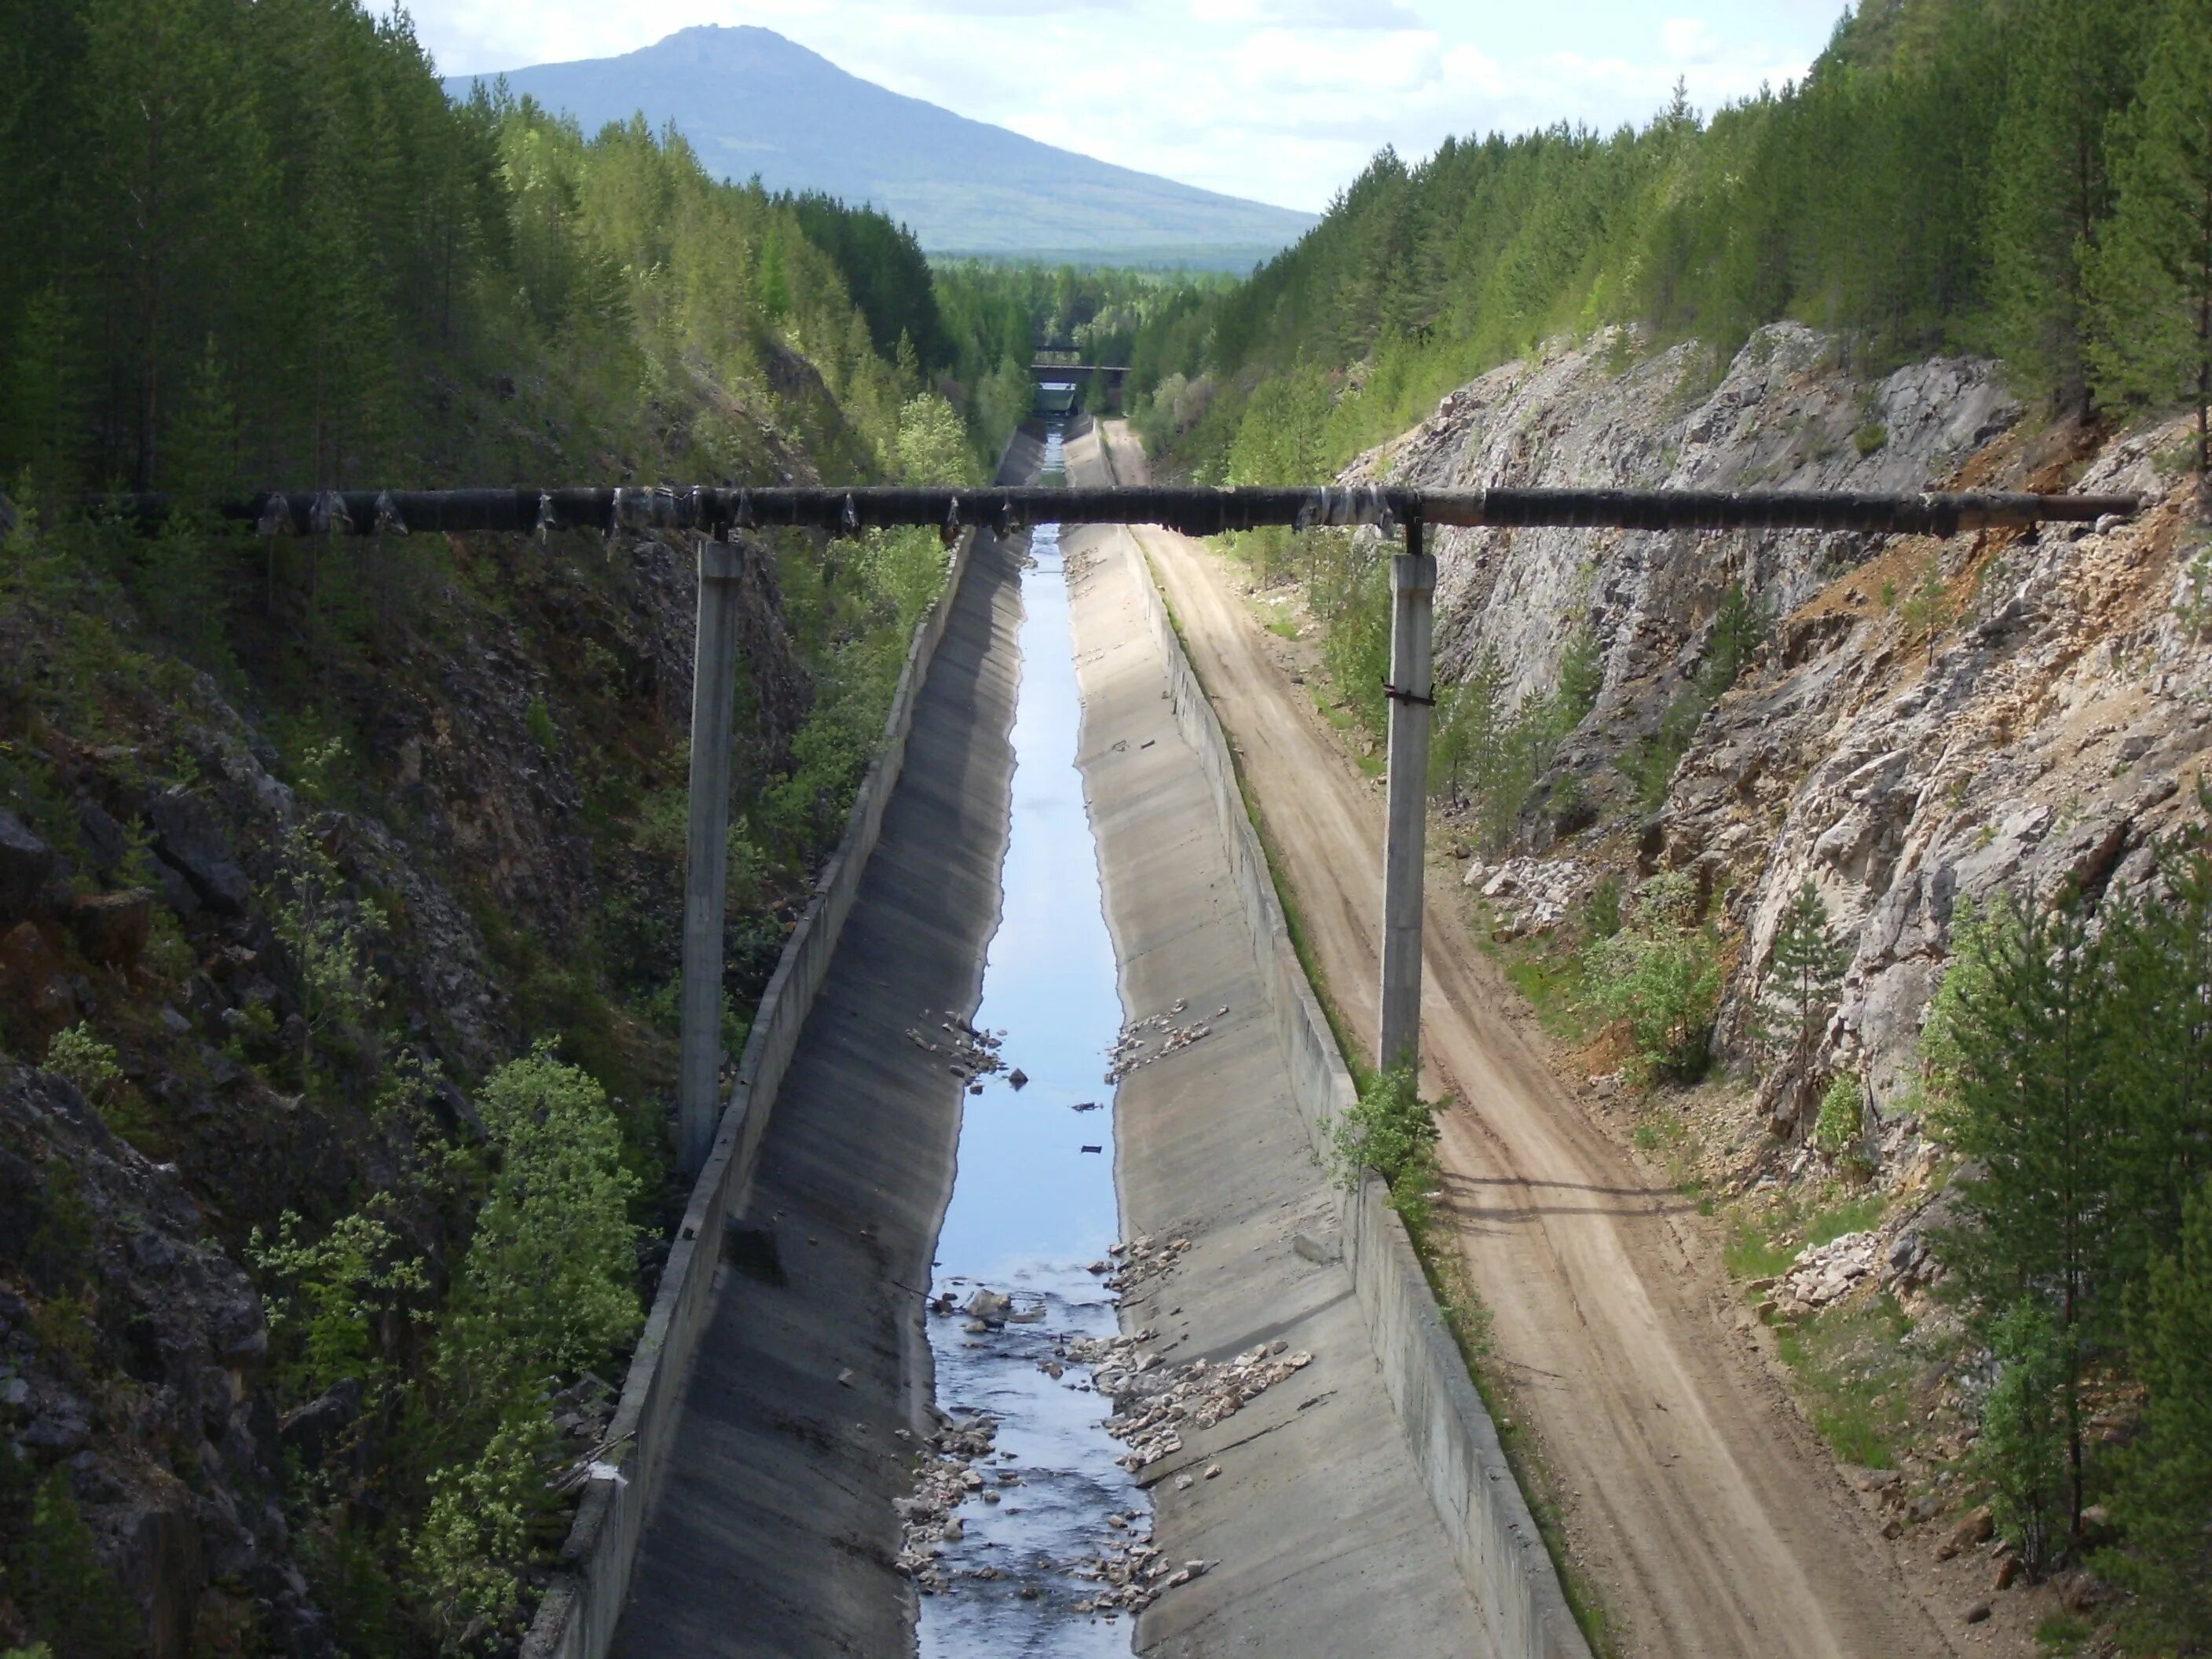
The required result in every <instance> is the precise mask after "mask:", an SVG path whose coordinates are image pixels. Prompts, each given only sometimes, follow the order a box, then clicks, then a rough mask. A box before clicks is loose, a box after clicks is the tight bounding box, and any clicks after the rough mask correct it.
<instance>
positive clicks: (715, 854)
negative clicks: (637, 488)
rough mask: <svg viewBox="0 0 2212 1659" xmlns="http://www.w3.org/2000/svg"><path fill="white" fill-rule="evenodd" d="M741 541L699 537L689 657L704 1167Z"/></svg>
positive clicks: (686, 1068) (689, 1158)
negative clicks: (696, 605)
mask: <svg viewBox="0 0 2212 1659" xmlns="http://www.w3.org/2000/svg"><path fill="white" fill-rule="evenodd" d="M738 558H739V555H738V549H737V548H736V547H735V546H734V545H733V544H731V543H729V542H724V541H715V540H712V539H708V538H702V539H701V541H700V543H699V623H698V629H697V632H696V635H694V648H693V655H692V665H691V801H690V805H691V825H690V836H689V838H688V840H687V842H686V843H685V848H684V1011H683V1012H684V1027H683V1037H682V1046H681V1049H680V1060H679V1063H678V1073H677V1085H676V1128H677V1134H676V1141H677V1149H678V1153H679V1155H680V1156H681V1158H682V1160H683V1166H684V1174H685V1175H687V1176H690V1175H696V1174H697V1173H698V1170H699V1168H700V1166H701V1165H702V1164H704V1163H706V1161H707V1153H708V1150H709V1149H710V1148H712V1147H713V1146H714V1126H715V1124H716V1122H717V1121H719V1120H720V1116H721V1110H720V1108H721V1069H722V915H723V908H724V906H725V904H726V901H727V898H728V894H729V878H730V869H729V860H730V743H731V738H732V731H731V721H732V714H733V707H732V706H733V704H734V702H735V699H736V695H737V681H738V639H737V631H738Z"/></svg>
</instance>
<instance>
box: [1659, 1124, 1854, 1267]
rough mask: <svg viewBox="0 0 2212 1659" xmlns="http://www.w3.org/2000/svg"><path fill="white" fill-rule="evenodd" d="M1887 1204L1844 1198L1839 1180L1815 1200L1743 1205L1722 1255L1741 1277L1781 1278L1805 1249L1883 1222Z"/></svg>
mask: <svg viewBox="0 0 2212 1659" xmlns="http://www.w3.org/2000/svg"><path fill="white" fill-rule="evenodd" d="M1641 1144H1642V1143H1641V1141H1639V1142H1638V1145H1641ZM1886 1207H1887V1206H1886V1205H1885V1204H1884V1202H1883V1200H1882V1199H1881V1197H1880V1196H1879V1195H1878V1194H1872V1193H1863V1194H1857V1195H1855V1196H1851V1197H1846V1198H1838V1196H1837V1188H1835V1186H1834V1185H1833V1183H1831V1184H1830V1185H1829V1186H1827V1187H1826V1188H1823V1189H1822V1190H1821V1191H1820V1194H1818V1195H1816V1196H1815V1197H1814V1200H1812V1201H1811V1202H1810V1203H1807V1202H1803V1201H1801V1200H1796V1199H1789V1200H1784V1201H1783V1202H1781V1203H1778V1204H1775V1205H1772V1206H1769V1207H1768V1208H1765V1209H1763V1210H1761V1209H1754V1208H1752V1207H1749V1206H1738V1207H1737V1209H1736V1211H1735V1213H1734V1214H1733V1215H1732V1216H1730V1218H1729V1230H1728V1241H1727V1243H1725V1244H1724V1245H1723V1247H1722V1260H1723V1261H1725V1262H1726V1263H1727V1266H1728V1270H1729V1273H1733V1274H1735V1277H1737V1278H1738V1279H1773V1278H1777V1277H1778V1276H1779V1275H1780V1274H1782V1273H1784V1272H1786V1271H1788V1269H1789V1267H1790V1263H1791V1262H1793V1261H1796V1259H1797V1256H1798V1253H1799V1252H1800V1251H1802V1250H1804V1249H1807V1248H1808V1247H1810V1246H1816V1245H1820V1244H1832V1243H1834V1242H1835V1241H1836V1240H1838V1239H1839V1238H1841V1237H1843V1236H1844V1234H1846V1233H1863V1232H1864V1231H1867V1230H1868V1229H1869V1228H1870V1227H1873V1226H1875V1225H1878V1224H1879V1223H1880V1222H1881V1218H1882V1212H1883V1210H1884V1209H1885V1208H1886Z"/></svg>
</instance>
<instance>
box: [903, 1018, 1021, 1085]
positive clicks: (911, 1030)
mask: <svg viewBox="0 0 2212 1659" xmlns="http://www.w3.org/2000/svg"><path fill="white" fill-rule="evenodd" d="M921 1017H922V1018H924V1019H925V1020H926V1019H927V1018H930V1014H929V1011H928V1010H927V1009H925V1010H923V1011H922V1016H921ZM937 1029H938V1030H940V1031H942V1032H944V1033H945V1040H944V1041H942V1042H939V1040H938V1039H936V1038H934V1037H932V1036H927V1035H925V1034H924V1033H923V1031H922V1030H921V1027H920V1026H917V1025H909V1026H908V1027H907V1028H906V1040H907V1041H908V1042H911V1043H912V1044H914V1046H915V1048H919V1049H921V1051H922V1052H923V1053H924V1054H943V1055H944V1056H945V1069H946V1070H947V1071H949V1072H951V1073H952V1074H953V1075H954V1076H955V1077H957V1078H958V1079H960V1080H961V1081H962V1082H963V1083H969V1084H972V1083H974V1082H975V1079H978V1078H986V1077H989V1076H991V1075H993V1074H994V1073H998V1072H1003V1071H1005V1070H1006V1060H1005V1058H1004V1057H1003V1056H1002V1055H1000V1053H999V1045H1000V1043H1002V1042H1005V1041H1006V1033H1005V1032H1004V1031H979V1030H976V1029H975V1027H974V1026H973V1025H970V1024H969V1023H968V1022H967V1020H966V1019H964V1018H962V1017H961V1016H960V1015H959V1014H957V1013H955V1012H953V1011H952V1010H951V1009H950V1008H948V1009H946V1010H945V1017H944V1018H942V1019H939V1021H938V1022H937ZM1017 1075H1019V1074H1018V1073H1017ZM1028 1081H1029V1079H1027V1078H1023V1079H1022V1082H1023V1083H1026V1082H1028ZM1015 1086H1016V1087H1019V1086H1020V1085H1015Z"/></svg>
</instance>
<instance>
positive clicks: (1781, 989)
mask: <svg viewBox="0 0 2212 1659" xmlns="http://www.w3.org/2000/svg"><path fill="white" fill-rule="evenodd" d="M1849 965H1850V947H1849V946H1848V945H1845V944H1844V941H1843V940H1841V939H1838V938H1837V937H1836V933H1835V930H1834V929H1833V928H1832V927H1830V926H1829V925H1828V906H1827V902H1826V900H1825V899H1823V898H1822V897H1821V896H1820V890H1819V889H1818V888H1817V887H1815V886H1814V884H1812V883H1811V882H1810V881H1808V882H1806V883H1805V884H1804V885H1802V887H1800V888H1799V889H1798V890H1797V891H1796V893H1794V894H1792V895H1791V896H1790V902H1789V904H1788V905H1787V906H1786V907H1785V908H1784V910H1783V912H1782V919H1781V921H1779V923H1778V924H1777V926H1776V927H1775V930H1774V948H1773V950H1772V951H1771V954H1770V955H1769V956H1768V957H1767V964H1766V979H1765V983H1764V985H1762V987H1760V994H1759V1021H1758V1036H1759V1045H1760V1047H1761V1048H1763V1049H1764V1050H1765V1054H1766V1055H1767V1057H1768V1063H1769V1065H1770V1066H1772V1067H1774V1068H1775V1069H1777V1070H1779V1071H1783V1072H1785V1073H1787V1074H1788V1075H1790V1076H1792V1077H1795V1078H1796V1079H1799V1080H1801V1081H1803V1080H1808V1079H1810V1078H1811V1076H1812V1073H1813V1067H1814V1063H1815V1062H1816V1061H1817V1060H1818V1059H1819V1056H1820V1047H1821V1044H1822V1043H1823V1042H1825V1041H1826V1036H1827V1030H1828V1017H1829V1016H1830V1015H1831V1014H1832V1013H1833V1012H1835V1008H1836V999H1837V997H1838V995H1840V994H1841V993H1842V990H1843V983H1844V969H1845V968H1846V967H1848V966H1849ZM1825 1109H1826V1108H1825V1107H1824V1108H1823V1110H1825ZM1851 1121H1852V1125H1853V1129H1854V1132H1856V1129H1857V1121H1858V1119H1857V1111H1856V1109H1855V1110H1854V1112H1853V1114H1852V1120H1851Z"/></svg>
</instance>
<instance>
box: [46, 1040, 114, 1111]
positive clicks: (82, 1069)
mask: <svg viewBox="0 0 2212 1659" xmlns="http://www.w3.org/2000/svg"><path fill="white" fill-rule="evenodd" d="M116 1061H117V1057H116V1053H115V1045H114V1044H113V1043H112V1042H105V1041H103V1040H102V1039H101V1038H100V1034H99V1033H98V1032H96V1031H94V1030H93V1029H92V1027H91V1026H90V1025H88V1024H85V1023H84V1022H83V1021H82V1020H80V1021H79V1022H78V1023H77V1024H75V1025H70V1026H65V1027H64V1028H63V1029H62V1030H58V1031H57V1032H55V1033H54V1036H53V1041H52V1042H49V1043H48V1044H47V1045H46V1069H47V1070H48V1071H50V1072H54V1073H59V1074H60V1075H61V1076H63V1077H65V1078H67V1079H69V1080H70V1082H71V1083H74V1084H75V1085H76V1087H77V1091H78V1092H79V1093H81V1094H82V1095H83V1096H84V1097H86V1098H87V1099H88V1100H95V1101H96V1100H98V1099H99V1098H100V1097H101V1096H102V1095H104V1094H106V1092H107V1091H108V1089H109V1088H110V1087H111V1086H112V1085H114V1084H117V1083H120V1082H121V1081H122V1080H123V1067H122V1066H119V1065H118V1064H117V1063H116Z"/></svg>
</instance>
